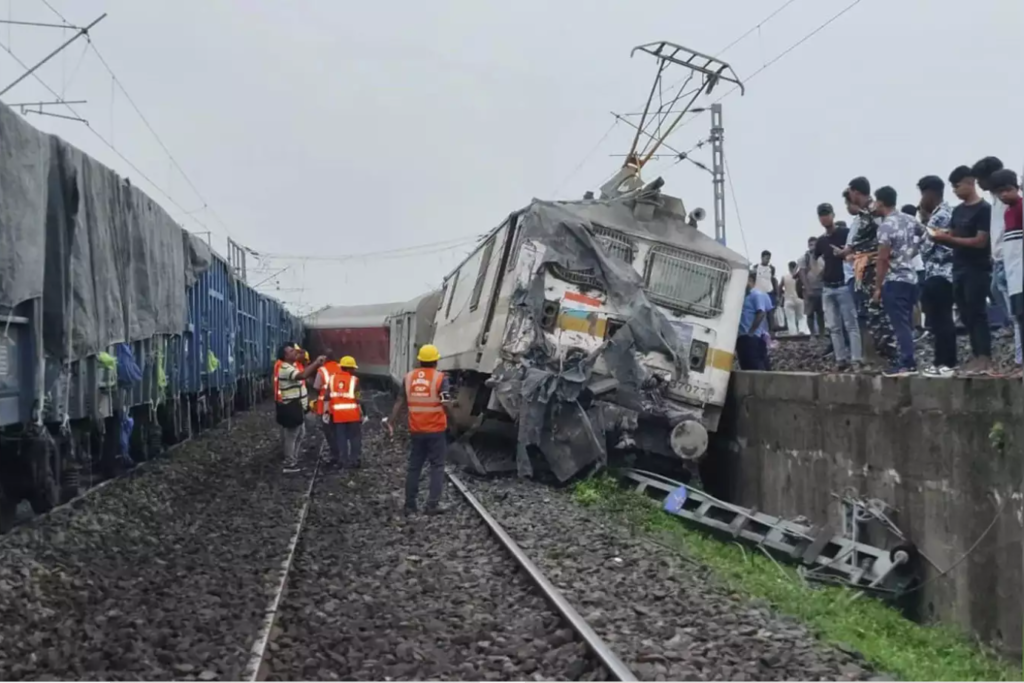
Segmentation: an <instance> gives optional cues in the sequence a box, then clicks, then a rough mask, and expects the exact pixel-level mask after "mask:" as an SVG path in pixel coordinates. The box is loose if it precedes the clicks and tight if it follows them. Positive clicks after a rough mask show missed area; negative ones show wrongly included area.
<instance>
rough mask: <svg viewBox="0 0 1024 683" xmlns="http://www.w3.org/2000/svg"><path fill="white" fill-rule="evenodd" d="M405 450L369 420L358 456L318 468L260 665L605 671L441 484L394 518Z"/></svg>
mask: <svg viewBox="0 0 1024 683" xmlns="http://www.w3.org/2000/svg"><path fill="white" fill-rule="evenodd" d="M406 449H407V441H405V439H402V438H398V439H396V440H394V441H389V440H385V439H384V438H383V437H382V436H381V434H380V432H379V431H368V432H367V433H366V435H365V441H364V455H363V469H361V470H358V471H355V472H341V473H339V472H337V471H329V472H326V473H322V477H321V479H319V480H318V482H317V485H316V490H315V494H314V500H313V505H312V507H311V509H310V512H309V517H308V519H307V521H306V527H305V528H304V530H303V533H302V537H301V540H300V544H299V549H298V552H297V553H296V557H295V563H294V565H293V567H292V571H291V575H290V577H289V583H288V590H287V593H286V594H285V596H284V598H283V601H282V609H281V612H280V613H279V617H278V620H277V622H276V625H275V629H274V634H273V635H274V637H273V640H272V642H271V646H270V652H269V653H268V657H267V659H266V664H265V666H266V669H265V670H266V672H267V674H268V678H269V679H271V680H337V679H342V680H396V679H400V680H409V679H413V680H427V679H430V680H440V679H447V680H603V679H604V678H605V674H604V672H603V670H600V669H599V668H597V667H596V666H594V664H593V663H592V662H591V660H590V658H589V655H588V653H587V651H586V649H585V648H584V646H583V645H582V643H579V642H576V641H575V640H574V634H573V632H572V631H571V630H569V629H567V628H566V627H564V626H563V625H562V624H561V623H560V620H559V618H558V616H557V615H556V614H555V613H553V612H552V610H551V609H550V608H549V607H548V605H547V603H546V602H545V601H544V600H543V599H542V598H541V597H540V596H539V595H538V594H537V593H536V591H535V589H534V588H533V586H532V584H531V583H530V582H529V580H528V579H527V578H526V577H525V576H524V575H523V574H521V573H520V572H519V571H518V569H517V567H516V565H515V563H514V561H513V560H512V559H511V557H509V556H508V555H507V554H506V553H505V551H504V549H503V548H502V547H501V546H500V545H499V544H498V542H497V541H495V540H493V539H492V537H491V535H490V534H489V531H488V530H487V528H486V527H485V525H484V524H483V523H482V522H481V521H479V519H478V518H477V517H476V515H475V513H474V512H473V511H472V510H471V508H470V507H469V505H468V504H466V503H465V502H464V501H463V500H462V498H461V497H460V496H459V494H458V493H457V491H455V490H454V489H453V488H451V487H450V485H449V489H448V491H447V493H446V499H447V500H446V503H447V504H448V505H449V506H450V508H449V511H448V513H447V514H445V515H442V516H438V517H426V516H417V517H412V518H409V519H405V518H404V516H403V515H402V514H401V507H402V503H403V495H404V494H403V486H404V462H405V454H406V452H407V451H406ZM421 495H424V496H425V495H426V482H425V481H424V483H423V490H422V492H421ZM421 502H422V501H421Z"/></svg>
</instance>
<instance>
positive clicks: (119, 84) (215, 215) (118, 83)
mask: <svg viewBox="0 0 1024 683" xmlns="http://www.w3.org/2000/svg"><path fill="white" fill-rule="evenodd" d="M40 2H42V3H43V4H44V5H46V7H47V8H49V10H50V11H51V12H53V13H54V14H55V15H57V17H59V18H60V20H61V21H63V22H64V23H65V24H66V25H67V26H68V27H69V28H72V27H73V26H72V24H71V22H69V21H68V20H67V18H66V17H65V16H64V15H63V14H61V13H60V12H59V11H58V10H57V9H56V8H55V7H54V6H53V5H51V4H50V3H49V2H48V1H47V0H40ZM86 44H87V46H88V48H91V49H92V51H93V52H94V53H95V54H96V57H98V58H99V60H100V64H102V65H103V68H104V69H106V70H107V73H109V74H110V77H111V79H112V80H113V82H114V84H115V85H116V86H117V88H118V90H120V91H121V94H122V95H124V97H125V99H126V100H128V104H130V105H131V107H132V109H134V110H135V113H136V114H138V116H139V118H140V119H142V123H143V125H145V126H146V129H147V130H149V132H150V133H151V134H152V135H153V138H154V139H155V140H156V142H157V144H158V145H160V148H161V149H163V151H164V154H166V155H167V158H168V159H169V160H170V162H171V164H173V165H174V167H175V168H176V169H177V170H178V173H180V174H181V177H182V178H184V179H185V182H186V183H187V184H188V186H189V187H190V188H191V189H192V191H193V192H194V193H195V195H196V197H197V198H198V199H199V201H200V202H202V203H203V207H202V208H203V209H206V210H207V211H208V212H209V214H210V215H211V216H212V217H213V218H214V219H215V220H216V221H217V222H218V223H219V224H220V225H221V226H222V227H223V228H224V232H225V234H227V236H228V237H230V238H232V239H234V235H233V234H232V232H231V229H230V228H229V227H228V225H227V223H226V222H225V221H224V220H223V219H222V218H221V217H220V215H219V214H218V213H217V212H216V211H215V210H214V208H213V207H212V206H210V203H209V202H208V201H207V200H206V197H204V196H203V193H202V192H200V191H199V188H198V187H196V184H195V183H194V182H192V178H191V177H189V175H188V173H186V172H185V169H184V168H182V167H181V164H179V163H178V160H177V159H176V158H175V157H174V154H172V153H171V150H170V149H169V148H168V147H167V145H166V144H165V143H164V141H163V138H161V137H160V134H159V133H157V132H156V129H155V128H153V125H152V124H151V123H150V122H149V119H148V118H146V115H145V114H143V113H142V110H141V109H140V108H139V105H137V104H136V103H135V100H134V98H132V96H131V94H129V92H128V89H127V88H126V87H125V85H124V83H123V82H122V81H121V79H120V78H118V77H117V74H116V73H114V70H113V69H112V68H111V66H110V64H108V63H107V60H106V58H104V57H103V54H102V53H101V52H100V50H99V48H98V47H96V44H95V43H93V42H92V40H91V39H90V38H89V36H86ZM83 56H84V53H83ZM76 72H77V69H76ZM62 99H63V98H62ZM186 213H188V212H186Z"/></svg>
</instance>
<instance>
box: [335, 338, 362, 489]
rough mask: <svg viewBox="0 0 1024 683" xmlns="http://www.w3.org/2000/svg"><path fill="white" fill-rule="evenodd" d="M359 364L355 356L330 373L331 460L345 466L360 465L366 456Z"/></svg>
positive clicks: (341, 361) (355, 466)
mask: <svg viewBox="0 0 1024 683" xmlns="http://www.w3.org/2000/svg"><path fill="white" fill-rule="evenodd" d="M358 367H359V366H358V365H356V359H355V358H353V357H352V356H345V357H344V358H342V359H341V360H340V361H339V362H338V371H337V372H335V373H334V374H333V375H332V376H331V384H330V387H331V388H330V393H329V396H328V397H327V400H328V401H329V406H330V413H331V424H332V427H333V431H334V438H333V440H332V442H331V446H332V451H331V461H332V462H334V463H337V464H340V465H341V467H342V468H351V469H359V468H360V467H362V464H363V463H362V458H363V411H362V409H361V408H360V407H359V398H360V397H359V378H358V377H356V376H355V375H353V374H352V371H353V370H356V369H357V368H358Z"/></svg>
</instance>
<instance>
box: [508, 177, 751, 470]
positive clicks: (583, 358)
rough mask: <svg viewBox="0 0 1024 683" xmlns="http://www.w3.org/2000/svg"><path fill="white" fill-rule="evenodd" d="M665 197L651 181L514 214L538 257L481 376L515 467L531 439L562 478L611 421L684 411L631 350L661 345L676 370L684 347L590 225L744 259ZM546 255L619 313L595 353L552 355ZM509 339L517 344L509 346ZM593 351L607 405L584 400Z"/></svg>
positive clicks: (592, 450) (579, 464)
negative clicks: (489, 370) (506, 419)
mask: <svg viewBox="0 0 1024 683" xmlns="http://www.w3.org/2000/svg"><path fill="white" fill-rule="evenodd" d="M666 199H668V198H666V197H663V196H662V195H661V194H660V193H659V192H658V191H657V190H646V191H643V192H640V193H637V194H631V195H628V196H625V197H621V198H618V199H614V200H602V201H582V202H546V201H540V200H534V201H533V202H532V203H531V204H530V206H529V207H527V208H526V209H525V210H524V211H522V212H521V213H520V215H519V225H520V228H521V231H522V238H521V239H522V240H523V243H524V244H526V243H528V242H533V243H534V244H535V245H537V246H538V247H539V249H540V250H541V252H542V256H541V257H540V259H539V262H538V263H537V267H536V269H535V271H534V273H533V274H532V276H531V278H530V279H529V282H528V284H526V285H525V286H521V287H519V288H517V290H516V291H515V293H514V294H513V296H512V300H511V309H512V310H511V311H510V313H511V315H510V319H509V324H508V326H507V327H506V331H505V332H506V335H505V338H504V339H503V342H502V344H503V351H504V352H505V353H503V362H502V364H501V365H500V367H499V368H498V369H497V370H496V371H495V372H494V374H493V375H492V377H491V378H490V380H489V381H488V384H489V385H490V386H491V387H492V391H493V392H494V395H495V396H496V398H497V399H498V401H499V402H500V403H501V404H502V406H503V407H504V408H505V410H506V411H508V413H509V414H510V415H511V416H512V417H513V418H514V419H516V420H517V421H518V425H519V427H518V428H519V439H518V452H517V457H516V462H517V469H518V471H519V474H520V475H521V476H531V475H532V466H531V464H530V460H529V457H528V451H529V449H530V447H537V448H538V449H539V450H540V451H541V452H542V453H543V454H544V457H545V459H546V460H547V462H548V464H549V465H550V466H551V469H552V471H553V472H554V474H555V475H556V476H557V477H558V478H559V479H560V480H563V481H564V480H565V479H568V478H569V477H571V476H573V475H575V474H576V473H578V472H579V471H580V470H581V469H583V468H584V467H585V466H587V465H588V464H590V463H592V462H601V461H603V460H604V459H605V458H606V453H605V451H604V430H605V429H606V428H607V427H608V426H610V423H612V422H613V421H615V420H626V421H630V422H632V423H633V424H634V425H635V420H636V415H637V413H641V412H642V413H644V414H647V415H656V416H660V417H664V418H667V419H668V420H669V421H670V422H675V421H678V420H679V419H682V418H683V417H684V414H681V413H678V412H676V413H673V409H672V408H671V407H670V406H669V405H667V404H666V402H665V401H663V400H661V399H660V391H659V386H658V380H657V378H654V377H652V376H651V374H650V373H649V372H648V371H647V370H646V369H645V368H644V367H643V366H642V365H641V364H640V362H639V361H638V360H637V358H638V355H640V354H644V353H649V352H660V353H662V354H664V355H665V356H666V357H667V358H669V359H670V360H671V361H672V362H673V363H674V364H675V366H676V368H677V372H678V374H679V376H685V375H686V372H687V362H686V359H687V358H688V355H689V349H688V348H684V343H685V342H684V341H683V340H681V339H680V338H679V335H678V334H677V333H676V330H675V328H674V327H673V326H672V324H671V323H670V322H669V320H668V318H667V317H666V316H665V314H664V313H663V312H662V311H661V310H660V309H659V308H658V307H657V306H655V305H654V304H652V303H651V302H650V301H649V300H648V298H647V296H646V294H645V291H644V282H643V278H642V277H641V276H640V274H639V273H638V272H637V271H636V270H635V269H634V268H633V266H632V265H631V264H628V263H626V262H625V261H622V260H620V259H617V258H614V257H612V256H610V255H609V254H608V252H607V251H606V250H605V248H604V247H603V246H602V244H601V242H600V241H599V240H598V239H597V238H595V237H594V234H595V233H594V232H593V229H594V228H595V227H604V228H610V229H613V230H617V231H620V232H622V233H624V234H626V235H633V236H638V237H645V238H648V239H655V240H659V241H662V242H667V243H669V244H675V245H678V246H680V247H682V248H686V249H694V250H697V251H699V252H701V253H705V254H709V255H712V256H715V257H718V258H722V259H724V260H725V261H726V262H728V263H730V264H735V265H737V266H739V267H746V262H745V261H743V260H742V259H739V257H738V255H736V254H735V253H734V252H732V251H731V250H729V249H727V248H726V247H723V246H721V245H720V244H718V243H717V242H715V241H714V240H713V239H711V238H709V237H707V236H706V235H703V234H701V233H700V232H699V231H697V230H696V229H695V228H693V227H691V226H690V225H688V224H687V223H686V219H685V218H684V216H682V215H681V214H680V213H677V212H676V211H675V210H672V209H671V208H670V207H669V206H667V205H666V204H667V202H666ZM675 201H676V202H678V200H675ZM680 208H681V207H680ZM553 264H557V265H559V266H561V267H562V268H565V269H568V270H572V271H577V272H578V271H589V274H590V275H591V276H593V277H596V278H597V280H598V281H599V282H600V283H601V284H602V287H601V288H602V290H603V291H605V292H606V293H607V296H608V298H609V300H610V302H611V303H612V304H613V305H614V306H615V307H616V309H617V310H618V311H620V312H621V314H622V315H623V317H624V318H625V324H624V325H623V326H622V327H621V328H620V329H619V330H618V331H617V332H616V333H615V335H614V336H613V337H612V338H611V339H609V340H608V341H607V342H606V343H605V344H604V345H602V346H601V347H600V348H599V349H598V350H597V351H596V352H594V353H591V354H589V355H588V354H585V353H577V354H575V355H573V354H570V355H569V356H568V357H566V358H565V359H563V360H562V361H561V362H560V361H559V359H558V358H557V356H556V355H555V349H553V348H550V344H549V342H548V341H547V340H546V337H545V335H544V333H543V331H542V330H541V328H540V320H541V317H542V311H543V308H544V299H545V296H544V273H545V272H546V270H547V269H548V267H549V266H551V265H553ZM513 347H514V348H515V349H516V352H515V353H508V351H509V349H511V348H513ZM599 357H603V360H604V364H605V366H606V367H607V369H608V372H609V373H610V375H611V377H612V378H613V380H614V381H613V384H614V385H615V387H614V394H615V404H616V405H615V406H614V408H615V409H616V410H612V411H609V410H607V408H610V407H612V406H609V405H608V404H606V403H602V402H601V401H599V400H598V401H595V400H593V399H594V398H595V396H594V395H593V394H594V393H595V392H593V391H591V390H590V388H591V387H592V386H593V382H595V381H597V380H598V379H604V380H606V379H607V378H606V377H605V378H598V377H594V376H593V374H594V373H593V368H594V364H595V362H596V361H597V359H598V358H599ZM588 394H589V395H588ZM574 445H575V447H574ZM580 446H583V447H582V448H581V447H580Z"/></svg>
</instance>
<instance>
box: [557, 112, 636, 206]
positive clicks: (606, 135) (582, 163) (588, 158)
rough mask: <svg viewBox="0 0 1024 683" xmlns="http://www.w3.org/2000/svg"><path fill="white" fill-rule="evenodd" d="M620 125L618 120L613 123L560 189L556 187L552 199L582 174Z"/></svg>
mask: <svg viewBox="0 0 1024 683" xmlns="http://www.w3.org/2000/svg"><path fill="white" fill-rule="evenodd" d="M618 123H619V120H618V119H615V120H614V121H612V125H610V126H608V130H606V131H605V132H604V135H602V136H601V139H600V140H598V141H597V144H595V145H594V146H593V147H592V148H591V150H590V151H589V152H587V155H586V156H585V157H583V158H582V159H581V160H580V162H579V163H578V164H576V168H574V169H573V170H572V172H571V173H570V174H569V175H567V176H565V178H563V179H562V182H560V183H559V184H558V187H556V188H555V190H554V192H552V193H551V196H552V197H555V196H557V195H558V193H559V192H561V191H562V188H563V187H565V184H566V183H568V182H569V181H570V180H572V179H573V178H574V177H575V176H576V174H577V173H579V172H580V169H582V168H583V166H584V165H586V163H587V162H588V161H590V157H592V156H594V152H596V151H597V150H598V149H599V148H600V147H601V145H603V144H604V141H605V140H607V139H608V136H609V135H611V134H612V131H613V130H615V126H617V125H618Z"/></svg>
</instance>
